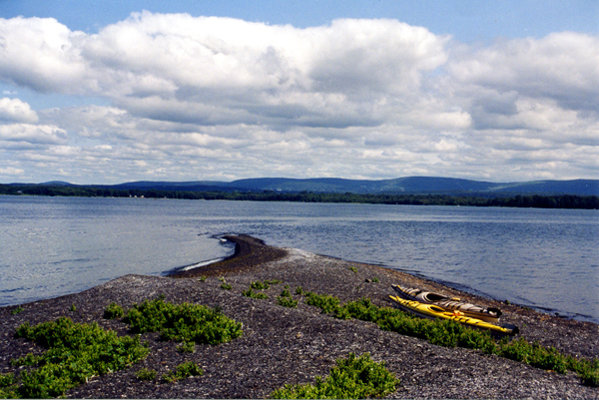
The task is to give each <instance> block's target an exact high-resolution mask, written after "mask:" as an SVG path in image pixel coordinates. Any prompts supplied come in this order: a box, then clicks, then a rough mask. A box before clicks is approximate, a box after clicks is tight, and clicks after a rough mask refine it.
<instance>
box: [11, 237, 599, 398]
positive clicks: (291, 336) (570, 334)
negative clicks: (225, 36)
mask: <svg viewBox="0 0 599 400" xmlns="http://www.w3.org/2000/svg"><path fill="white" fill-rule="evenodd" d="M229 239H230V240H233V241H234V242H235V243H236V251H235V255H234V256H233V257H231V258H228V259H225V260H223V261H221V262H218V263H215V264H211V265H208V266H205V267H201V268H198V269H194V270H189V271H183V272H180V273H176V274H175V276H171V277H152V276H140V275H127V276H124V277H121V278H118V279H115V280H113V281H110V282H107V283H106V284H103V285H100V286H97V287H94V288H92V289H89V290H86V291H84V292H81V293H76V294H73V295H68V296H62V297H58V298H55V299H49V300H42V301H38V302H34V303H28V304H24V305H22V306H20V307H21V309H22V311H21V312H19V313H18V314H14V313H13V311H14V310H15V309H16V308H17V307H15V306H11V307H2V308H0V317H1V319H0V326H1V327H2V328H1V329H0V338H1V339H0V372H2V373H5V372H9V371H13V370H14V368H15V367H13V366H11V364H10V360H11V359H14V358H17V357H20V356H22V355H25V354H26V353H27V352H30V351H32V350H33V351H39V349H38V350H36V349H35V348H34V346H33V345H32V344H31V343H29V342H26V341H24V340H22V339H14V338H13V334H14V331H15V329H16V327H17V326H18V325H19V324H21V323H23V322H26V321H27V322H30V323H32V324H34V323H39V322H43V321H47V320H52V319H55V318H57V317H59V316H63V315H64V316H68V317H70V318H72V319H73V320H74V321H76V322H92V321H96V322H98V323H99V324H100V325H101V326H102V327H105V328H110V329H114V330H116V331H117V332H118V333H119V334H127V327H126V325H125V324H123V323H122V322H120V321H116V320H105V319H103V318H102V314H103V311H104V308H105V307H106V306H107V305H108V304H110V303H111V302H116V303H118V304H121V305H122V306H124V307H128V306H130V305H131V304H134V303H138V302H141V301H143V300H144V299H147V298H150V299H151V298H155V297H157V296H159V295H164V296H165V298H166V300H168V301H172V302H183V301H187V302H196V303H201V304H205V305H208V306H212V307H219V308H220V309H221V310H222V311H223V312H224V313H225V314H227V315H228V316H230V317H231V318H234V319H236V320H238V321H240V322H242V323H243V326H244V334H243V335H242V336H241V337H240V338H238V339H236V340H234V341H232V342H230V343H227V344H223V345H219V346H199V345H198V346H197V351H196V352H195V353H179V352H177V351H176V346H177V345H176V343H172V342H163V341H159V340H157V336H156V335H155V334H145V335H144V337H143V339H145V340H148V343H149V346H150V355H149V356H148V358H147V359H145V360H143V361H141V362H140V363H138V364H136V365H134V366H133V367H131V368H129V369H127V370H123V371H119V372H116V373H113V374H109V375H105V376H100V377H94V378H92V379H91V380H90V382H89V383H87V384H85V385H83V386H81V387H79V388H76V389H74V390H72V391H70V392H69V393H68V396H69V397H78V398H81V397H86V398H120V397H130V398H193V397H195V398H263V397H265V396H267V395H268V394H269V393H270V392H272V390H274V389H276V388H278V387H280V386H282V385H284V384H286V383H303V382H309V381H312V380H313V379H314V377H315V376H317V375H326V374H327V373H328V370H329V369H330V368H331V367H332V366H333V364H334V361H335V359H337V358H339V357H343V356H346V355H347V354H348V353H349V352H354V353H357V354H361V353H365V352H369V353H370V354H371V355H372V358H373V359H375V360H377V361H385V362H386V364H387V367H388V368H389V369H390V370H391V371H392V372H393V373H394V374H395V375H396V376H397V377H398V378H400V379H401V384H400V385H399V386H398V390H397V392H395V393H394V394H392V395H391V396H390V397H400V398H406V397H409V398H489V397H493V398H599V390H598V389H597V388H590V387H587V386H583V385H582V384H581V383H580V380H579V379H578V377H577V376H576V375H575V374H573V373H568V374H565V375H561V374H557V373H555V372H552V371H543V370H539V369H537V368H533V367H529V366H527V365H524V364H522V363H518V362H513V361H510V360H507V359H503V358H500V357H496V356H488V355H484V354H482V353H480V352H477V351H472V350H466V349H460V348H456V349H451V348H443V347H439V346H434V345H431V344H429V343H427V342H425V341H422V340H419V339H415V338H411V337H407V336H402V335H399V334H396V333H392V332H385V331H382V330H380V329H379V328H378V327H377V326H376V325H374V324H372V323H367V322H362V321H355V320H348V321H345V320H336V319H333V318H331V317H329V316H326V315H323V314H321V313H320V311H319V310H317V309H315V308H314V307H311V306H308V305H306V304H304V303H303V302H302V301H300V302H299V305H298V307H297V308H285V307H282V306H279V305H278V304H277V303H276V297H277V296H278V295H279V293H280V292H281V290H282V289H283V286H284V285H289V287H290V289H291V291H292V292H294V290H295V288H296V287H299V286H301V287H302V288H303V289H304V290H306V291H314V292H317V293H323V294H325V293H326V294H331V295H335V296H337V297H339V298H340V299H342V300H343V301H348V300H356V299H359V298H362V297H368V298H370V299H371V300H372V301H373V303H375V304H377V305H381V306H388V305H390V304H389V302H388V299H387V296H388V295H389V294H391V293H392V289H391V284H392V283H400V284H404V285H408V286H419V287H425V288H428V289H434V290H437V291H441V292H443V293H446V294H451V295H454V296H459V297H462V298H464V299H467V300H469V301H474V302H478V303H483V304H487V305H490V306H495V307H499V308H501V309H502V311H503V312H504V316H503V317H502V319H503V320H504V321H505V322H507V323H512V324H514V325H517V326H518V327H519V328H520V331H521V335H522V336H524V337H525V338H527V339H528V340H529V341H539V342H540V343H541V344H543V345H545V346H554V347H556V348H557V349H558V350H560V351H561V352H564V353H567V354H573V355H576V356H580V357H597V356H598V355H599V325H597V324H593V323H589V322H580V321H574V320H569V319H564V318H560V317H556V316H553V315H548V314H542V313H539V312H536V311H533V310H531V309H527V308H524V307H519V306H516V305H507V304H503V303H500V302H497V301H493V300H489V299H481V298H477V297H476V296H473V295H471V294H467V293H461V292H459V291H457V290H453V289H450V288H447V287H445V286H443V285H441V284H439V283H436V282H432V281H428V280H425V279H422V278H419V277H416V276H413V275H409V274H407V273H403V272H400V271H395V270H389V269H386V268H382V267H378V266H373V265H367V264H361V263H354V262H348V261H345V260H340V259H335V258H330V257H324V256H319V255H315V254H312V253H309V252H305V251H302V250H298V249H286V248H285V249H283V248H276V247H271V246H267V245H265V244H264V243H263V242H262V241H260V240H259V239H255V238H251V237H247V236H234V237H229ZM200 276H201V277H205V279H203V278H202V279H199V277H200ZM174 277H176V278H177V279H173V278H174ZM223 278H224V279H225V280H226V282H227V283H228V284H230V285H231V290H224V289H222V288H221V284H222V279H223ZM272 279H276V280H279V281H281V283H280V284H278V285H271V288H270V289H269V290H267V293H268V294H269V299H267V300H258V299H252V298H248V297H245V296H242V295H241V293H242V292H243V291H244V290H246V289H247V288H248V287H249V284H250V283H251V282H253V281H257V280H272ZM73 306H74V307H73ZM72 310H75V311H72ZM188 360H193V361H194V362H198V363H200V364H201V365H202V367H203V368H204V370H205V374H204V376H202V377H197V378H190V379H188V380H185V381H180V382H178V383H176V384H165V383H159V382H146V381H140V380H138V379H137V378H136V377H135V373H136V372H137V371H138V370H139V369H141V368H144V367H145V368H152V369H155V370H157V371H158V373H159V374H161V373H164V372H166V371H168V370H170V369H172V368H173V367H174V366H175V365H177V364H179V363H181V362H183V361H188Z"/></svg>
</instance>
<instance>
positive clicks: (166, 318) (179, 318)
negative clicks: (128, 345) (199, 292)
mask: <svg viewBox="0 0 599 400" xmlns="http://www.w3.org/2000/svg"><path fill="white" fill-rule="evenodd" d="M125 322H126V323H128V324H129V325H130V327H131V330H132V331H133V332H137V333H145V332H160V335H161V338H162V339H164V340H176V341H180V342H195V343H205V344H211V345H214V344H219V343H224V342H228V341H231V340H233V339H235V338H237V337H239V336H241V334H242V329H241V323H239V322H236V321H235V320H232V319H230V318H228V317H227V316H225V315H224V314H222V313H221V312H220V311H219V310H216V309H212V308H210V307H206V306H203V305H200V304H190V303H182V304H172V303H167V302H165V301H164V300H163V299H162V298H160V299H156V300H152V301H150V300H146V301H144V302H143V303H141V304H139V305H134V306H133V307H132V308H131V309H129V311H128V312H127V315H126V316H125Z"/></svg>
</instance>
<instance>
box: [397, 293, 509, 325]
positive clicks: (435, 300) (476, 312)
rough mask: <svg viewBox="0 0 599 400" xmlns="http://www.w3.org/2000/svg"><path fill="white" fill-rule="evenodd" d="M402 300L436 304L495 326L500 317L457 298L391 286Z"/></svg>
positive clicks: (496, 313)
mask: <svg viewBox="0 0 599 400" xmlns="http://www.w3.org/2000/svg"><path fill="white" fill-rule="evenodd" d="M391 286H392V287H393V289H394V290H395V291H396V292H397V294H399V295H400V296H401V297H402V298H404V299H407V300H415V301H419V302H421V303H427V304H436V305H438V306H439V307H441V308H445V309H446V310H458V311H460V312H461V313H463V314H464V315H465V316H467V317H472V318H477V319H482V320H483V321H487V322H492V323H494V324H496V323H497V322H498V321H499V317H500V316H501V310H499V309H498V308H495V307H481V306H477V305H475V304H470V303H467V302H465V301H461V300H460V299H459V298H457V297H449V296H445V295H443V294H440V293H435V292H427V291H424V290H421V289H417V288H409V287H404V286H400V285H391Z"/></svg>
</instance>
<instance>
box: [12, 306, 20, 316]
mask: <svg viewBox="0 0 599 400" xmlns="http://www.w3.org/2000/svg"><path fill="white" fill-rule="evenodd" d="M22 312H23V307H21V306H18V307H16V308H13V309H12V310H11V312H10V313H11V314H12V315H17V314H19V313H22Z"/></svg>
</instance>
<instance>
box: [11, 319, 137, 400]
mask: <svg viewBox="0 0 599 400" xmlns="http://www.w3.org/2000/svg"><path fill="white" fill-rule="evenodd" d="M15 336H16V337H19V338H25V339H28V340H31V341H33V342H35V343H37V344H38V345H40V346H42V347H45V348H46V349H47V350H46V351H45V352H44V353H42V354H41V355H34V354H33V353H29V354H27V355H26V356H25V357H21V358H19V359H16V360H13V361H12V364H13V365H15V366H17V367H20V368H21V369H22V370H21V372H20V374H19V377H18V378H16V377H14V376H12V383H10V384H9V385H6V382H4V386H5V387H4V388H2V389H1V390H2V391H0V394H2V395H3V396H6V397H23V398H48V397H57V396H62V395H64V394H65V393H66V391H67V390H69V389H71V388H74V387H76V386H79V385H80V384H83V383H85V382H86V381H87V379H89V377H91V376H94V375H103V374H107V373H110V372H114V371H118V370H121V369H124V368H127V367H129V366H131V365H132V364H133V363H135V362H137V361H139V360H141V359H143V358H145V357H146V356H147V354H148V348H147V347H146V346H144V345H142V344H141V343H140V338H139V336H134V337H131V336H121V337H119V336H117V334H116V333H115V332H114V331H110V330H105V329H103V328H101V327H99V326H98V324H97V323H92V324H78V323H74V322H73V321H72V320H71V319H70V318H66V317H61V318H58V319H57V320H55V321H51V322H44V323H41V324H38V325H36V326H30V325H29V324H28V323H25V324H22V325H21V326H19V328H18V329H17V331H16V334H15ZM3 380H4V381H8V378H4V379H3ZM0 386H2V385H0Z"/></svg>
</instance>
